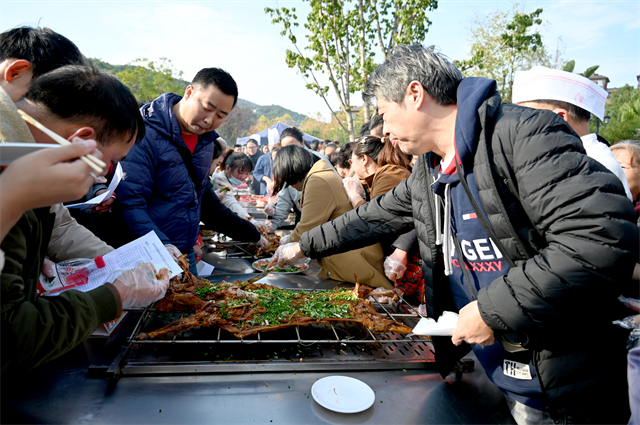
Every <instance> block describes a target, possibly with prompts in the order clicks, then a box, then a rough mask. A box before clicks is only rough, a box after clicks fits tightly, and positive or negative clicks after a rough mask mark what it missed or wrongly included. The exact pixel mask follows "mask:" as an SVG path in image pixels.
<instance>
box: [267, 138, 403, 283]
mask: <svg viewBox="0 0 640 425" xmlns="http://www.w3.org/2000/svg"><path fill="white" fill-rule="evenodd" d="M273 174H274V178H275V189H274V191H278V190H279V189H280V188H281V187H282V186H284V184H285V183H288V184H289V185H290V186H293V187H295V188H296V189H298V190H300V191H302V195H301V196H300V201H299V202H300V207H301V210H302V214H301V217H300V222H299V223H298V224H297V226H296V228H295V229H294V231H293V233H291V235H290V236H289V239H288V242H298V241H299V240H300V236H301V235H302V234H303V233H304V232H306V231H307V230H311V229H313V228H314V227H317V226H319V225H321V224H324V223H326V222H328V221H331V220H333V219H335V218H337V217H339V216H341V215H342V214H344V213H346V212H347V211H350V210H352V209H353V206H352V205H351V202H350V201H349V198H348V197H347V194H346V193H345V191H344V188H343V186H342V179H341V178H340V176H339V175H338V174H337V173H336V172H335V171H334V170H333V169H332V168H331V167H330V166H329V165H328V164H327V162H326V161H323V160H318V158H317V157H315V156H314V155H313V154H312V153H310V152H308V151H307V150H305V149H303V148H301V147H299V146H294V145H290V146H286V147H284V148H282V149H281V150H280V152H279V153H278V156H277V157H276V159H275V161H274V164H273ZM317 261H318V264H319V265H320V267H321V269H322V270H321V272H320V274H319V275H318V276H320V277H327V278H330V279H333V280H337V281H341V282H351V283H353V282H355V280H354V273H355V274H357V275H358V280H359V281H360V283H363V284H366V285H369V286H374V287H380V286H382V287H385V288H392V287H393V286H392V285H391V283H390V282H389V281H388V280H387V278H386V277H385V276H384V271H383V266H382V264H383V261H384V255H383V252H382V247H381V246H380V244H375V245H371V246H368V247H366V248H361V249H356V250H353V251H349V252H346V253H343V254H338V255H333V256H330V257H325V258H321V259H318V260H317Z"/></svg>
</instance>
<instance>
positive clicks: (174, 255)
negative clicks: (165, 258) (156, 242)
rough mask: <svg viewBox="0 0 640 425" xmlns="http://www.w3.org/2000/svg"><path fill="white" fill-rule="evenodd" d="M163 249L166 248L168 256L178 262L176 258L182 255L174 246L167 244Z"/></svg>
mask: <svg viewBox="0 0 640 425" xmlns="http://www.w3.org/2000/svg"><path fill="white" fill-rule="evenodd" d="M164 247H165V248H167V251H169V254H170V255H171V257H172V258H173V259H174V260H176V261H178V258H180V256H181V255H182V253H181V252H180V250H179V249H178V248H176V247H175V245H171V244H167V245H165V246H164Z"/></svg>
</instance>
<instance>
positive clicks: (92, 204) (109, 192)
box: [66, 162, 123, 210]
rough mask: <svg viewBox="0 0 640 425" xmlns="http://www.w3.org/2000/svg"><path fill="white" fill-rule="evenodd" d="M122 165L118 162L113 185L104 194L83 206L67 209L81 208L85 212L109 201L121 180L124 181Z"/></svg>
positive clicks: (70, 206)
mask: <svg viewBox="0 0 640 425" xmlns="http://www.w3.org/2000/svg"><path fill="white" fill-rule="evenodd" d="M122 174H123V171H122V165H120V163H119V162H118V166H117V167H116V171H115V172H114V173H113V178H112V179H111V183H109V187H107V191H106V192H105V193H102V194H100V195H98V196H96V197H95V198H91V199H89V200H88V201H87V202H83V203H81V204H71V205H67V206H66V207H67V208H81V209H83V210H89V209H91V208H93V207H95V206H97V205H98V204H99V203H100V202H102V201H104V200H107V199H109V198H110V197H111V195H113V192H115V191H116V188H117V187H118V185H119V184H120V180H122Z"/></svg>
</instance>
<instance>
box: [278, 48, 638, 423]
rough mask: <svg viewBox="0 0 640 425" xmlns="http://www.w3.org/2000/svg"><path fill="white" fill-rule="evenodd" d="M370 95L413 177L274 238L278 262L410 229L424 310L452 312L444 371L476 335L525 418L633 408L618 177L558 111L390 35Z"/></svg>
mask: <svg viewBox="0 0 640 425" xmlns="http://www.w3.org/2000/svg"><path fill="white" fill-rule="evenodd" d="M364 95H365V98H367V99H371V100H373V98H375V102H376V105H377V108H378V114H379V115H380V116H381V117H382V118H383V120H384V133H385V136H387V137H389V135H393V138H392V142H394V139H395V144H396V145H397V146H399V147H400V149H402V151H403V152H405V153H406V154H411V155H420V157H419V158H418V160H417V162H416V166H415V167H414V168H413V171H412V174H411V177H409V178H408V179H407V180H405V181H403V182H402V183H400V185H398V187H396V188H395V189H393V190H391V191H390V192H388V193H386V194H384V195H382V196H380V197H378V198H376V199H374V200H373V201H371V202H369V203H367V204H365V205H362V206H360V207H358V208H357V209H355V210H353V211H349V212H347V213H346V214H344V215H342V216H341V217H338V218H337V219H334V220H333V221H330V222H328V223H326V224H323V225H322V226H319V227H317V228H315V229H311V230H310V231H308V232H306V233H304V234H302V236H301V238H300V243H299V244H289V245H283V246H281V247H280V248H279V249H278V250H279V251H280V257H281V263H286V262H296V261H297V259H298V258H299V257H302V256H306V257H309V258H322V257H326V256H333V255H336V254H339V253H342V252H345V251H349V250H352V249H355V248H360V247H363V246H367V245H369V244H371V243H372V242H375V241H378V240H379V238H380V237H382V236H383V235H385V234H389V233H402V232H406V231H408V230H411V229H415V230H416V232H417V236H418V242H419V247H420V255H421V257H422V270H423V274H424V282H425V285H427V288H426V298H427V299H426V305H427V311H428V315H429V317H432V318H434V319H435V318H438V317H439V316H440V315H442V313H443V312H444V311H453V312H459V320H458V324H457V327H456V329H455V330H454V331H453V334H452V336H451V337H433V344H434V346H435V356H436V358H435V360H436V365H437V367H438V370H439V371H440V373H441V375H442V376H443V377H444V376H447V375H448V374H449V372H450V371H451V368H452V367H453V366H454V365H455V363H456V362H457V361H458V360H459V359H460V358H461V357H462V356H463V355H465V354H466V353H467V352H468V351H469V350H470V349H473V351H474V353H475V354H476V356H477V358H478V360H479V361H480V363H481V364H482V366H483V368H484V370H485V373H486V374H487V377H488V378H489V379H490V380H491V381H492V382H493V383H494V384H495V385H496V386H497V387H498V388H499V389H500V390H501V391H502V392H503V393H504V394H505V396H506V398H507V403H508V405H509V406H510V408H511V411H512V414H513V415H514V418H515V419H516V421H517V422H518V423H519V424H542V423H544V424H552V423H555V421H556V420H564V421H565V422H568V421H571V422H573V423H587V422H588V423H627V422H628V420H629V414H628V411H629V403H628V394H627V382H626V350H625V341H626V339H627V336H628V331H626V330H625V329H622V328H621V327H616V326H615V325H613V323H612V321H613V320H616V319H618V318H620V317H624V314H620V311H619V310H620V308H624V307H623V306H622V304H621V303H620V302H619V301H617V298H618V296H619V295H620V294H625V293H629V292H630V291H632V290H633V288H634V287H635V290H636V295H637V288H638V287H637V285H630V283H631V278H632V274H633V270H634V267H635V264H636V262H637V259H638V250H639V246H640V241H639V238H638V236H639V235H638V229H637V227H636V224H635V215H634V211H633V207H632V204H631V203H630V202H629V200H628V199H627V197H626V195H625V190H624V187H623V185H622V183H621V181H620V179H619V178H618V177H616V176H615V175H614V174H612V173H610V172H608V171H606V170H605V168H604V167H602V165H600V164H599V163H598V162H596V161H594V160H592V159H591V158H589V157H588V156H587V155H585V153H584V148H583V145H582V142H581V141H580V138H579V137H578V136H577V135H576V134H575V132H574V131H573V130H572V129H571V127H570V126H569V124H567V122H565V121H564V120H563V119H562V118H561V117H560V116H558V115H556V114H554V113H553V112H551V111H548V110H535V109H530V108H524V107H521V106H517V105H510V104H503V103H502V101H501V98H500V94H499V92H498V89H497V84H496V82H495V81H494V80H490V79H486V78H479V77H468V78H463V77H462V73H461V72H460V70H458V69H457V68H456V67H455V65H454V64H453V63H452V62H451V60H450V59H449V58H447V57H446V56H444V55H443V54H441V53H438V52H436V51H435V50H434V48H433V47H430V48H427V47H423V46H419V45H414V46H406V45H398V46H396V47H395V48H394V49H393V51H392V53H391V54H390V55H388V56H387V59H386V60H385V62H384V63H383V64H382V65H380V66H379V67H378V68H377V69H376V70H374V71H373V73H372V74H371V76H370V77H369V81H368V82H367V86H366V89H365V91H364ZM285 251H286V252H285ZM275 255H276V256H277V255H278V252H276V254H275ZM630 295H631V294H630ZM621 306H622V307H621ZM594 312H595V313H594ZM585 320H586V321H588V326H585ZM593 335H598V344H597V345H593V344H584V343H580V342H579V341H586V340H589V338H591V337H592V336H593ZM576 341H578V342H576ZM602 347H606V349H602ZM515 350H519V351H518V352H514V351H515ZM601 365H606V371H605V372H603V373H596V372H595V371H598V370H599V369H601ZM605 393H606V394H605ZM605 395H606V398H607V403H606V405H605V404H603V403H602V400H603V396H605Z"/></svg>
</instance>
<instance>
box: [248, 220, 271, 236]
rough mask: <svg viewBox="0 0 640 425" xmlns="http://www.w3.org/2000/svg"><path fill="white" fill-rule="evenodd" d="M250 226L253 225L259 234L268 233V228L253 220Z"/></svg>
mask: <svg viewBox="0 0 640 425" xmlns="http://www.w3.org/2000/svg"><path fill="white" fill-rule="evenodd" d="M251 224H253V225H254V226H256V229H258V232H260V233H268V232H269V230H270V229H269V226H267V225H266V224H264V223H261V222H258V221H255V220H251Z"/></svg>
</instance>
